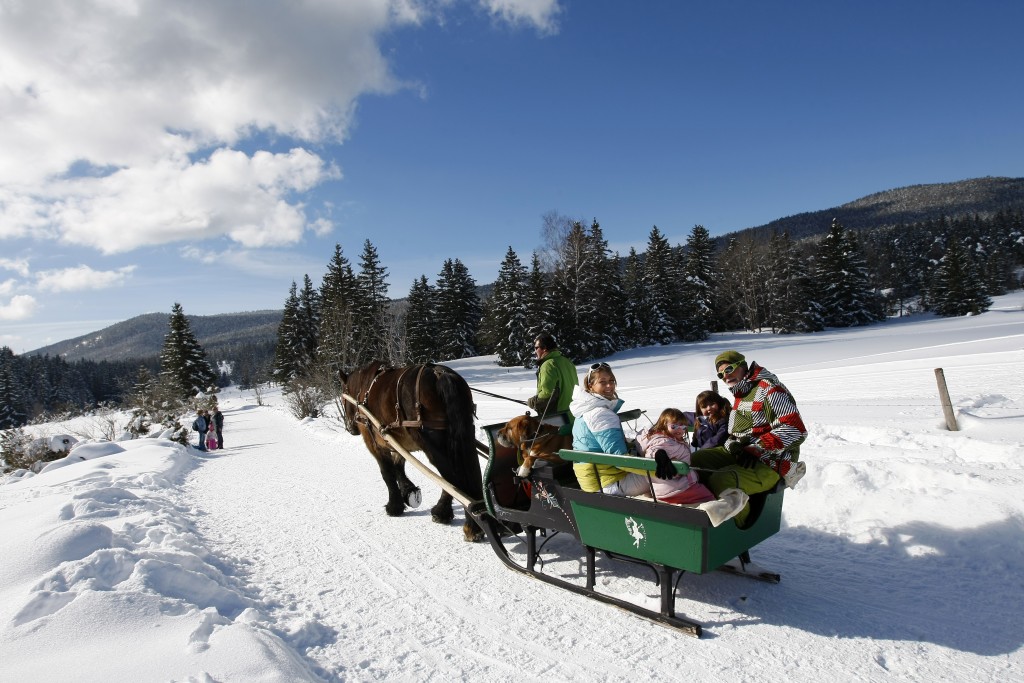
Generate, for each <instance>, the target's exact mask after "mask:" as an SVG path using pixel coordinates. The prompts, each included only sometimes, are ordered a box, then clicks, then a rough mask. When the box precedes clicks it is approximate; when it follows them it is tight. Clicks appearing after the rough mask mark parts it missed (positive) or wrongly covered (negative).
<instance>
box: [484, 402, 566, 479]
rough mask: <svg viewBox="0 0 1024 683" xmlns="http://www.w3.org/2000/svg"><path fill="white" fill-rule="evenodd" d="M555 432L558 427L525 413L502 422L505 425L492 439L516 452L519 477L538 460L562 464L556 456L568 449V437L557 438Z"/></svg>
mask: <svg viewBox="0 0 1024 683" xmlns="http://www.w3.org/2000/svg"><path fill="white" fill-rule="evenodd" d="M558 431H559V428H558V427H556V426H555V425H552V424H547V423H544V422H541V421H540V419H539V418H537V417H534V416H532V415H530V413H526V414H525V415H517V416H516V417H513V418H512V419H511V420H509V421H508V422H507V423H505V426H504V427H502V428H501V429H499V430H498V432H497V434H496V438H497V441H498V443H499V444H501V445H502V446H504V447H506V448H515V449H517V450H519V451H520V453H521V454H522V457H523V464H522V467H521V468H520V470H519V476H521V477H525V476H526V474H527V473H528V472H529V471H530V469H531V468H532V467H533V463H534V462H535V461H536V460H538V459H540V460H547V461H548V462H551V463H553V464H556V465H557V464H561V463H563V462H565V461H564V460H562V459H561V458H560V457H558V451H559V450H560V449H562V448H570V447H571V446H572V437H571V436H568V435H559V433H558Z"/></svg>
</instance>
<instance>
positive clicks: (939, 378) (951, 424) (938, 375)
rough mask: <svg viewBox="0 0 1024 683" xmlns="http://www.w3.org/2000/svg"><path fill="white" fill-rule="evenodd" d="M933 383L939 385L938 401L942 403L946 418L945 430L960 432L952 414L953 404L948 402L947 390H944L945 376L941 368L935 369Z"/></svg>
mask: <svg viewBox="0 0 1024 683" xmlns="http://www.w3.org/2000/svg"><path fill="white" fill-rule="evenodd" d="M935 381H936V383H937V384H938V385H939V399H940V400H941V401H942V413H943V414H944V415H945V416H946V429H948V430H949V431H951V432H958V431H960V427H959V426H958V425H957V423H956V415H954V414H953V404H952V403H951V402H950V400H949V389H947V388H946V375H945V373H943V372H942V368H935Z"/></svg>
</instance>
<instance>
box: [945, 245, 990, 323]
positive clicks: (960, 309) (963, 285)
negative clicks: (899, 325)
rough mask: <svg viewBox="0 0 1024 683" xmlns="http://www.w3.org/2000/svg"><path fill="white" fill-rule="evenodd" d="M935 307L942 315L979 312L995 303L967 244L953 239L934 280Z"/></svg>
mask: <svg viewBox="0 0 1024 683" xmlns="http://www.w3.org/2000/svg"><path fill="white" fill-rule="evenodd" d="M930 300H931V306H932V310H933V311H935V312H936V313H938V314H939V315H941V316H947V317H951V316H958V315H977V314H979V313H984V312H985V311H987V310H988V309H989V307H991V306H992V299H990V298H989V297H988V295H987V294H986V293H985V283H984V281H983V280H982V278H981V275H980V273H979V269H978V267H977V264H975V263H974V261H973V260H972V258H971V255H970V253H969V252H968V251H967V250H966V249H964V246H963V244H961V243H960V241H959V240H957V239H955V238H951V239H950V240H949V246H948V250H947V251H946V255H945V256H944V257H943V258H942V261H941V262H940V263H939V267H938V268H937V269H936V271H935V274H934V276H933V279H932V288H931V296H930Z"/></svg>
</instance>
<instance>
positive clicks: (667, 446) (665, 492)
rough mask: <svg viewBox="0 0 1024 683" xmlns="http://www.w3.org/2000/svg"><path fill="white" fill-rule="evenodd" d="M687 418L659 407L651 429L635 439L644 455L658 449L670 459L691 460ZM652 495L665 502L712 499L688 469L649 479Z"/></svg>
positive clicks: (713, 497) (698, 501)
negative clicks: (676, 473)
mask: <svg viewBox="0 0 1024 683" xmlns="http://www.w3.org/2000/svg"><path fill="white" fill-rule="evenodd" d="M686 425H687V420H686V416H685V415H684V414H683V411H681V410H676V409H675V408H666V409H665V410H663V411H661V415H659V416H658V421H657V422H655V423H654V426H652V427H651V428H650V429H648V430H646V431H643V432H640V433H639V434H637V437H636V443H637V445H638V446H639V447H640V450H641V452H642V453H643V454H644V457H645V458H652V459H653V458H654V454H655V453H657V452H658V451H660V450H663V451H665V452H666V453H667V454H668V457H669V458H670V459H672V460H677V461H679V462H685V463H686V464H687V465H689V464H690V444H689V439H688V438H687V434H686ZM651 481H652V485H653V488H654V495H655V496H656V497H657V499H658V500H660V501H662V502H665V503H685V504H693V503H706V502H708V501H711V500H714V499H715V494H713V493H711V490H710V489H708V488H707V487H706V486H704V485H703V484H701V483H699V482H698V481H697V473H696V472H694V471H693V470H690V471H689V472H688V473H686V474H679V475H676V476H675V477H674V478H672V479H655V478H653V477H652V479H651Z"/></svg>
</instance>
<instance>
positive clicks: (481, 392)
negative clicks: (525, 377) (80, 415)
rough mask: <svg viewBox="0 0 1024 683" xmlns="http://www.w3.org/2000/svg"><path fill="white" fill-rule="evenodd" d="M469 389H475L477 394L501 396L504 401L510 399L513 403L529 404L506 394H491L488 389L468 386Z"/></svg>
mask: <svg viewBox="0 0 1024 683" xmlns="http://www.w3.org/2000/svg"><path fill="white" fill-rule="evenodd" d="M470 389H472V390H473V391H475V392H476V393H478V394H483V395H484V396H492V397H494V398H503V399H505V400H506V401H512V402H513V403H518V404H519V405H522V406H527V407H529V405H530V404H528V403H527V402H526V401H520V400H519V399H517V398H509V397H508V396H502V395H501V394H492V393H491V392H489V391H484V390H483V389H477V388H476V387H470Z"/></svg>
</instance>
